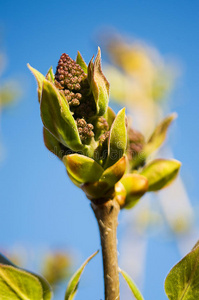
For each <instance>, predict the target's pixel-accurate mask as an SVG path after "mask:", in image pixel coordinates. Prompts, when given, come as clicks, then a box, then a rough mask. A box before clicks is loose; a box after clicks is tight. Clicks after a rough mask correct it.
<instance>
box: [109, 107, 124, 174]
mask: <svg viewBox="0 0 199 300" xmlns="http://www.w3.org/2000/svg"><path fill="white" fill-rule="evenodd" d="M126 146H127V130H126V116H125V108H123V109H121V110H120V111H119V112H118V114H117V116H116V118H115V120H114V122H113V124H112V126H111V129H110V136H109V142H108V157H107V161H106V164H105V167H104V168H105V169H106V168H108V167H110V166H112V165H113V164H115V163H116V162H117V161H118V160H119V159H120V158H121V157H122V156H123V155H124V152H125V150H126Z"/></svg>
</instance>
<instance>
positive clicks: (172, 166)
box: [141, 159, 181, 191]
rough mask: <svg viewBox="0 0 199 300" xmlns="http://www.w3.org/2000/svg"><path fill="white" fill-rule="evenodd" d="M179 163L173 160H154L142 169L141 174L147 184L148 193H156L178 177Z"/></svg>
mask: <svg viewBox="0 0 199 300" xmlns="http://www.w3.org/2000/svg"><path fill="white" fill-rule="evenodd" d="M180 166H181V163H180V162H179V161H177V160H175V159H171V160H167V159H155V160H153V161H152V162H151V163H150V164H148V165H146V167H144V168H143V170H142V172H141V174H142V175H144V176H145V177H146V178H147V179H148V182H149V189H148V190H149V191H158V190H160V189H162V188H164V187H166V186H167V185H169V184H170V183H171V182H172V181H173V180H174V179H175V178H176V176H177V175H178V172H179V169H180Z"/></svg>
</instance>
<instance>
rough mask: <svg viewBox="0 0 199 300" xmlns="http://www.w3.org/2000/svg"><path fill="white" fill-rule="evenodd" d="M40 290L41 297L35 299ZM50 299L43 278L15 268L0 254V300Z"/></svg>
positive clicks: (50, 295)
mask: <svg viewBox="0 0 199 300" xmlns="http://www.w3.org/2000/svg"><path fill="white" fill-rule="evenodd" d="M2 280H3V282H2ZM40 290H41V291H42V293H41V295H42V296H41V297H40V298H35V297H36V295H38V296H39V295H40ZM20 297H21V298H20ZM51 298H52V289H51V287H50V285H49V283H48V282H47V281H46V279H45V278H43V277H42V276H40V275H38V274H35V273H33V272H29V271H26V270H23V269H21V268H19V267H17V266H16V265H14V264H13V263H12V262H11V261H10V260H8V259H7V258H6V257H5V256H3V255H1V254H0V299H1V300H8V299H9V300H15V299H16V300H19V299H22V300H35V299H41V300H50V299H51Z"/></svg>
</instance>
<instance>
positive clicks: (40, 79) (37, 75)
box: [27, 64, 45, 102]
mask: <svg viewBox="0 0 199 300" xmlns="http://www.w3.org/2000/svg"><path fill="white" fill-rule="evenodd" d="M27 66H28V68H29V69H30V71H31V72H32V73H33V75H34V76H35V78H36V80H37V85H38V89H37V92H38V100H39V102H40V100H41V94H42V87H43V82H44V79H45V76H44V75H43V74H41V73H40V72H39V71H37V70H36V69H34V68H33V67H31V66H30V65H29V64H27Z"/></svg>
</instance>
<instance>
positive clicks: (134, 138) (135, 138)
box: [127, 128, 145, 161]
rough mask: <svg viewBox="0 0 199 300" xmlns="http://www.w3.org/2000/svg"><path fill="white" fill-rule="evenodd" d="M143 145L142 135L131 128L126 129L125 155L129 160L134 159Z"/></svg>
mask: <svg viewBox="0 0 199 300" xmlns="http://www.w3.org/2000/svg"><path fill="white" fill-rule="evenodd" d="M144 145H145V139H144V136H143V135H142V134H141V133H140V132H139V131H136V130H134V129H132V128H129V130H128V147H127V156H128V159H129V161H131V160H132V159H134V158H135V157H136V156H137V155H139V153H141V151H142V150H143V147H144Z"/></svg>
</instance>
